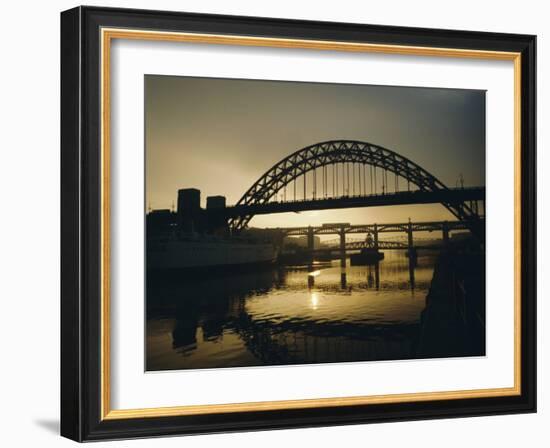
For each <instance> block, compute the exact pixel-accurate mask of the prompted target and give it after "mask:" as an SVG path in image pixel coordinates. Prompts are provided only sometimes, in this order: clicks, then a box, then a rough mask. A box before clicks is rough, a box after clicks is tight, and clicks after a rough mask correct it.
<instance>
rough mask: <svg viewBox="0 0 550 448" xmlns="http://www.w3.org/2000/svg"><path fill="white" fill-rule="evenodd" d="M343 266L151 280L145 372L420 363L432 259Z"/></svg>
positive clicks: (389, 258)
mask: <svg viewBox="0 0 550 448" xmlns="http://www.w3.org/2000/svg"><path fill="white" fill-rule="evenodd" d="M339 264H340V263H339V261H334V262H326V263H315V264H313V265H310V266H294V267H284V268H275V269H271V270H264V271H260V272H248V273H240V274H231V275H225V276H218V277H217V278H212V277H201V278H193V279H181V278H162V279H160V278H148V287H147V350H146V351H147V370H166V369H188V368H193V369H196V368H213V367H230V366H256V365H266V364H267V365H275V364H302V363H317V362H343V361H369V360H387V359H407V358H414V357H415V346H416V344H417V341H418V335H419V321H420V314H421V312H422V310H423V309H424V306H425V296H426V293H427V291H428V288H429V285H430V281H431V279H432V274H433V264H434V256H433V255H429V254H425V255H419V256H418V259H417V260H416V266H415V267H412V268H410V267H409V260H408V259H407V258H406V257H405V256H404V255H403V253H402V252H394V253H392V252H390V251H388V252H386V258H385V259H384V260H383V261H381V262H380V263H379V264H378V265H375V266H349V264H348V265H347V266H346V267H340V265H339ZM411 271H412V272H411Z"/></svg>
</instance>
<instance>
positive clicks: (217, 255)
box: [146, 232, 277, 271]
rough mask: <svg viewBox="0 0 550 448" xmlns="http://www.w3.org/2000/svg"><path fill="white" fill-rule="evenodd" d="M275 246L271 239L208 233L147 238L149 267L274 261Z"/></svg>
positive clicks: (256, 264)
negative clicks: (263, 239)
mask: <svg viewBox="0 0 550 448" xmlns="http://www.w3.org/2000/svg"><path fill="white" fill-rule="evenodd" d="M276 260H277V249H276V247H275V246H274V245H273V244H272V243H270V242H264V241H258V240H253V239H246V238H239V237H225V238H223V237H215V236H210V235H196V234H187V235H181V234H180V235H178V234H176V233H175V232H174V233H172V234H170V235H162V236H158V237H154V238H148V240H147V262H146V263H147V269H149V270H188V271H194V270H211V269H217V268H221V269H223V270H225V269H228V268H240V267H259V266H262V265H271V264H274V263H275V262H276Z"/></svg>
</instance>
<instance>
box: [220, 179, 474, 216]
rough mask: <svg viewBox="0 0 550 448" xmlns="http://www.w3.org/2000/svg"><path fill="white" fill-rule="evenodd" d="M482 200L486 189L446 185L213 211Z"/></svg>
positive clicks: (256, 211) (278, 210)
mask: <svg viewBox="0 0 550 448" xmlns="http://www.w3.org/2000/svg"><path fill="white" fill-rule="evenodd" d="M481 200H485V188H484V187H473V188H449V189H445V190H438V191H420V190H416V191H401V192H397V193H387V194H373V195H367V196H340V197H337V198H318V199H307V200H298V201H281V202H278V201H274V202H267V203H264V204H251V205H246V204H240V205H233V206H229V207H226V208H224V209H219V210H214V211H212V213H220V214H223V216H224V217H225V218H237V217H239V216H249V215H266V214H270V213H287V212H303V211H312V210H327V209H342V208H354V207H379V206H386V205H407V204H435V203H441V202H444V203H463V202H465V201H481Z"/></svg>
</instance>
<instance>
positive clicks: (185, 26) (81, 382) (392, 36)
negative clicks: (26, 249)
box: [61, 7, 536, 441]
mask: <svg viewBox="0 0 550 448" xmlns="http://www.w3.org/2000/svg"><path fill="white" fill-rule="evenodd" d="M101 27H113V28H115V27H121V28H141V29H148V30H151V29H154V30H162V31H185V32H197V33H210V34H236V35H249V36H258V37H278V38H296V39H315V40H331V41H352V42H365V43H383V44H396V45H414V46H426V47H440V48H461V49H477V50H494V51H511V52H521V55H522V63H521V207H522V208H521V211H522V213H521V229H522V233H521V351H522V357H521V372H522V374H521V390H522V393H521V395H519V396H510V397H491V398H473V399H457V400H438V401H429V402H414V403H392V404H369V405H359V406H357V405H355V406H339V407H324V408H313V409H292V410H282V411H281V410H280V411H254V412H239V413H228V414H209V415H195V416H179V417H153V418H141V419H124V420H103V421H101V420H100V399H101V389H100V378H101V377H100V349H101V347H100V329H101V327H100V325H101V322H100V306H101V296H100V292H101V284H100V278H101V276H100V261H101V253H100V228H101V227H100V226H101V222H100V211H101V208H100V204H101V203H100V187H101V184H100V131H101V129H100V100H101V87H100V85H101V84H100V68H101V66H100V62H101V61H100V28H101ZM535 58H536V36H531V35H517V34H501V33H485V32H483V33H482V32H470V31H450V30H436V29H421V28H405V27H390V26H380V25H360V24H349V23H332V22H312V21H298V20H282V19H267V18H255V17H238V16H221V15H204V14H191V13H176V12H165V11H145V10H133V9H112V8H96V7H77V8H74V9H71V10H68V11H65V12H63V13H62V14H61V435H63V436H65V437H68V438H70V439H73V440H76V441H91V440H102V439H120V438H138V437H153V436H161V435H178V434H197V433H210V432H230V431H244V430H260V429H277V428H296V427H312V426H329V425H341V424H358V423H369V422H386V421H401V420H417V419H433V418H444V417H465V416H478V415H496V414H510V413H527V412H536V153H535V139H536V123H535V121H536V115H535V114H536V98H535V91H536V65H535Z"/></svg>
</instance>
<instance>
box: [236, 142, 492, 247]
mask: <svg viewBox="0 0 550 448" xmlns="http://www.w3.org/2000/svg"><path fill="white" fill-rule="evenodd" d="M388 173H390V176H389V177H388ZM392 176H393V182H391V181H392V179H391V177H392ZM298 179H300V180H301V182H298ZM308 180H309V183H308ZM390 183H392V184H393V190H394V192H398V191H399V189H400V188H401V187H405V186H406V191H411V185H413V186H415V187H416V189H418V190H419V191H421V192H427V193H438V192H449V191H450V189H449V188H448V187H447V186H446V185H444V184H443V183H442V182H441V181H439V180H438V179H437V178H436V177H435V176H433V175H432V174H430V173H429V172H428V171H426V170H425V169H423V168H422V167H421V166H419V165H417V164H416V163H414V162H413V161H412V160H410V159H407V158H406V157H403V156H401V155H399V154H397V153H396V152H394V151H391V150H389V149H386V148H383V147H381V146H378V145H374V144H372V143H367V142H361V141H355V140H332V141H326V142H321V143H316V144H314V145H311V146H307V147H305V148H302V149H300V150H298V151H296V152H294V153H293V154H291V155H289V156H288V157H286V158H284V159H283V160H281V161H280V162H278V163H276V164H275V165H274V166H273V167H271V168H270V169H269V170H268V171H266V172H265V173H264V175H263V176H261V177H260V179H258V180H257V181H256V182H255V183H254V184H253V185H252V186H251V187H250V188H249V189H248V191H247V192H246V193H245V194H244V195H243V197H242V198H241V199H240V200H239V201H238V203H237V204H236V206H237V207H238V206H251V205H260V204H267V203H269V202H270V201H274V200H277V199H278V195H279V194H280V195H281V198H280V199H281V200H282V201H283V202H284V201H286V199H287V196H288V195H290V196H291V198H292V200H293V201H297V199H298V197H299V195H300V194H301V195H302V196H301V197H302V198H303V199H304V200H305V199H306V197H307V195H308V194H311V196H312V197H313V199H317V198H318V196H321V198H328V197H329V196H332V197H338V196H344V197H349V196H356V195H369V194H370V195H372V194H378V192H379V191H380V190H382V194H386V193H389V191H390ZM300 190H301V192H300ZM442 197H446V196H445V195H443V196H442ZM441 203H442V204H443V205H444V206H445V207H446V208H447V209H448V210H449V211H450V212H451V213H452V214H453V215H454V216H455V217H456V218H457V219H458V220H460V221H464V222H466V223H467V225H468V227H469V229H470V230H471V231H472V233H474V234H476V235H478V236H480V233H482V229H483V226H481V225H480V219H479V214H478V213H477V206H472V205H470V204H469V203H468V202H465V201H458V200H457V201H449V200H445V201H442V202H441ZM253 216H254V215H251V214H249V215H242V216H236V217H233V218H231V219H230V221H229V225H230V227H231V229H232V230H233V231H237V232H238V231H240V230H242V229H243V228H245V227H246V226H247V225H248V223H249V222H250V220H251V219H252V217H253Z"/></svg>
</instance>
